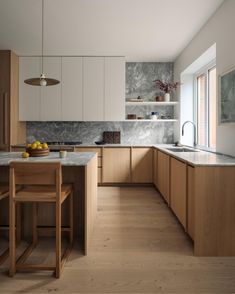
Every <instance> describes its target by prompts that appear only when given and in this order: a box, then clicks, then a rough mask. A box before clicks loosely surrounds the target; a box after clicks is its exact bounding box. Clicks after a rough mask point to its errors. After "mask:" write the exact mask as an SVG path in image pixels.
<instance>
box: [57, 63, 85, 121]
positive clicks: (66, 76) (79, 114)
mask: <svg viewBox="0 0 235 294" xmlns="http://www.w3.org/2000/svg"><path fill="white" fill-rule="evenodd" d="M82 81H83V78H82V57H62V120H63V121H82V120H83V97H82V94H83V85H82Z"/></svg>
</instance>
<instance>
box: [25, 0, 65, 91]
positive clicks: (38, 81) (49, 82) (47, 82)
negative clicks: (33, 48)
mask: <svg viewBox="0 0 235 294" xmlns="http://www.w3.org/2000/svg"><path fill="white" fill-rule="evenodd" d="M43 35H44V0H42V65H41V68H42V73H41V75H40V77H39V78H31V79H27V80H25V81H24V82H25V83H26V84H28V85H31V86H54V85H57V84H59V83H60V81H58V80H56V79H51V78H47V77H46V75H45V74H44V73H43V71H44V68H43V66H44V63H43V61H44V60H43V50H44V42H43V41H44V40H43Z"/></svg>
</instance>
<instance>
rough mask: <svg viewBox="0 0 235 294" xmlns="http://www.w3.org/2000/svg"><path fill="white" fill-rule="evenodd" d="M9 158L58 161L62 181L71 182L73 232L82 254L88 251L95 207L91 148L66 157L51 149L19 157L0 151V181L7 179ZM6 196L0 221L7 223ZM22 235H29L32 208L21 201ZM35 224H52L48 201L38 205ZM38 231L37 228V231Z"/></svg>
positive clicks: (64, 222) (64, 221) (65, 218)
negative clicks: (34, 154) (36, 155)
mask: <svg viewBox="0 0 235 294" xmlns="http://www.w3.org/2000/svg"><path fill="white" fill-rule="evenodd" d="M12 161H22V162H24V161H26V162H55V161H59V162H61V165H62V175H63V183H70V184H73V188H74V236H75V238H77V239H78V240H79V243H80V244H81V246H82V248H83V250H84V253H85V255H87V254H88V251H89V244H90V240H91V236H92V231H93V226H94V222H95V218H96V211H97V154H96V153H94V152H86V153H77V152H70V153H68V155H67V157H66V158H63V159H62V158H60V157H59V153H58V152H51V153H50V154H49V155H48V156H46V157H30V158H27V159H23V158H21V153H20V152H0V183H8V182H9V164H10V162H12ZM7 201H8V199H6V201H5V202H3V203H2V204H1V207H0V225H7V224H8V203H7ZM68 204H69V203H66V202H65V203H64V205H63V206H64V207H63V208H62V226H66V225H67V222H68V215H67V213H66V212H67V211H68V209H67V208H68ZM22 214H23V218H22V219H23V220H24V222H23V235H24V236H25V237H26V238H27V237H30V235H31V231H32V229H31V224H32V221H31V217H32V210H31V207H30V206H29V205H27V204H26V205H24V207H23V210H22ZM38 224H39V226H54V225H55V209H54V207H53V205H52V204H46V205H45V204H43V207H40V205H39V219H38ZM39 234H40V231H39ZM50 234H51V231H48V233H47V235H50Z"/></svg>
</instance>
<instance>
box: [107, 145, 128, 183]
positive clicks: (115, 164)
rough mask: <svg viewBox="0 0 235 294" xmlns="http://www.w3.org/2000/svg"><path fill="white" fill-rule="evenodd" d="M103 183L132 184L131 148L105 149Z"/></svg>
mask: <svg viewBox="0 0 235 294" xmlns="http://www.w3.org/2000/svg"><path fill="white" fill-rule="evenodd" d="M102 171H103V173H102V182H103V183H130V182H131V148H116V147H113V148H104V149H103V170H102Z"/></svg>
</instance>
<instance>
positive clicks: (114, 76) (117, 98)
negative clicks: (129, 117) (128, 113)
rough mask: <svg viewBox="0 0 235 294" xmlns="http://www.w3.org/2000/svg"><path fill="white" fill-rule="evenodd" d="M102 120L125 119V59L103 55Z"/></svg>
mask: <svg viewBox="0 0 235 294" xmlns="http://www.w3.org/2000/svg"><path fill="white" fill-rule="evenodd" d="M104 72H105V96H104V120H105V121H122V120H124V119H125V59H124V57H105V70H104Z"/></svg>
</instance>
